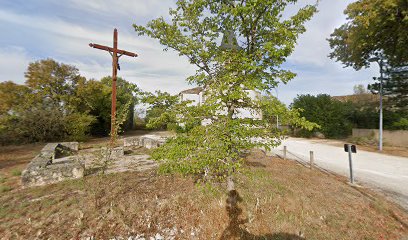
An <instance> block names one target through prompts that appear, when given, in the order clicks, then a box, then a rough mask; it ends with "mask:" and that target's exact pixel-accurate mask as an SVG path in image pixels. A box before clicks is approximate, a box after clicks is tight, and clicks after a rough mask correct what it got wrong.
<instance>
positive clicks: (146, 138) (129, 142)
mask: <svg viewBox="0 0 408 240" xmlns="http://www.w3.org/2000/svg"><path fill="white" fill-rule="evenodd" d="M165 142H166V138H164V137H161V136H157V135H151V134H149V135H143V136H139V137H129V138H125V139H124V146H125V147H135V146H140V147H145V148H147V149H152V148H157V147H160V146H161V145H163V144H164V143H165Z"/></svg>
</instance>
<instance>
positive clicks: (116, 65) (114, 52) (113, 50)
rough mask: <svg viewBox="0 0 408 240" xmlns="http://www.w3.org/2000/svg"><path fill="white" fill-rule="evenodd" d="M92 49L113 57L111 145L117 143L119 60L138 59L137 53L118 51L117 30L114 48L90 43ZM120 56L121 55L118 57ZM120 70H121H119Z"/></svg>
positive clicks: (114, 37) (114, 34) (114, 36)
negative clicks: (125, 58) (125, 57)
mask: <svg viewBox="0 0 408 240" xmlns="http://www.w3.org/2000/svg"><path fill="white" fill-rule="evenodd" d="M89 46H90V47H93V48H97V49H100V50H104V51H108V52H109V53H110V54H111V56H112V109H111V144H112V145H113V144H114V143H115V140H116V139H115V138H116V134H117V133H116V80H117V73H118V68H119V58H120V57H121V56H122V55H126V56H129V57H137V54H136V53H132V52H128V51H125V50H120V49H118V30H117V29H116V28H115V30H114V31H113V48H111V47H107V46H103V45H99V44H94V43H90V44H89ZM118 54H119V55H118ZM119 70H120V68H119Z"/></svg>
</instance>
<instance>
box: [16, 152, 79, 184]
mask: <svg viewBox="0 0 408 240" xmlns="http://www.w3.org/2000/svg"><path fill="white" fill-rule="evenodd" d="M84 172H85V165H84V163H83V162H81V161H79V160H78V159H77V157H75V156H71V157H66V158H61V159H58V160H57V161H55V162H53V163H52V164H49V165H47V166H45V167H27V169H25V170H24V171H23V173H22V179H21V180H22V183H23V185H24V186H41V185H46V184H51V183H56V182H60V181H63V180H67V179H76V178H82V177H83V176H84Z"/></svg>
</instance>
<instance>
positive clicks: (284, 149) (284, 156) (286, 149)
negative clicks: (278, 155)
mask: <svg viewBox="0 0 408 240" xmlns="http://www.w3.org/2000/svg"><path fill="white" fill-rule="evenodd" d="M287 151H288V148H287V147H286V146H283V159H284V160H286V152H287Z"/></svg>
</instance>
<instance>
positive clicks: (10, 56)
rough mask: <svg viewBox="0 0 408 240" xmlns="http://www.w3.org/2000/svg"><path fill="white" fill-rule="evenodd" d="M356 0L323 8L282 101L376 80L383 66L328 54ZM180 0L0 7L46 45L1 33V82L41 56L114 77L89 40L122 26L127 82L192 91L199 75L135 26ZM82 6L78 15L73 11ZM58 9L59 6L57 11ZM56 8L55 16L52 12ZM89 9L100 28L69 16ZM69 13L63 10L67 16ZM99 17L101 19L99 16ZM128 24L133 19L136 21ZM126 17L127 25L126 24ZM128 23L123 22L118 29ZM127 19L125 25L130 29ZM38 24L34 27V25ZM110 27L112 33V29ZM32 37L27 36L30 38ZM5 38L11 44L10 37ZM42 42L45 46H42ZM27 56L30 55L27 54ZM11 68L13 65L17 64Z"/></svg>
mask: <svg viewBox="0 0 408 240" xmlns="http://www.w3.org/2000/svg"><path fill="white" fill-rule="evenodd" d="M352 1H353V0H346V1H343V0H323V1H321V2H320V5H319V13H317V14H316V16H315V17H314V18H313V19H312V20H311V21H310V22H309V23H307V25H306V27H307V32H306V33H305V34H304V35H302V36H300V38H299V41H298V45H297V47H296V49H295V51H294V53H293V55H292V56H291V57H289V59H288V65H289V66H292V67H291V68H292V69H291V70H293V71H295V72H296V73H298V77H297V78H296V79H295V80H293V81H292V82H289V83H288V85H286V86H281V87H279V90H278V91H279V96H280V98H281V99H283V100H284V101H285V102H286V103H290V102H291V100H292V98H293V97H295V96H296V94H298V93H313V94H316V93H330V94H332V95H340V94H347V93H351V92H352V89H353V86H354V85H355V84H358V83H361V82H360V81H362V83H367V82H369V81H370V80H371V77H372V76H375V75H376V73H377V72H376V71H377V68H373V69H371V70H366V71H361V72H356V71H354V70H353V69H343V68H342V65H341V64H340V63H335V62H333V61H332V60H330V59H329V58H328V57H327V55H328V54H329V52H330V48H329V45H328V42H327V41H326V38H328V37H329V35H330V33H331V32H332V31H333V30H334V28H336V27H339V26H340V25H341V24H342V23H344V21H345V16H344V15H343V10H344V9H345V7H346V6H347V4H349V3H350V2H352ZM174 2H175V1H174V0H149V1H145V0H120V1H114V2H112V1H108V0H87V1H82V0H69V1H64V2H54V6H55V4H56V5H57V6H58V7H60V8H64V10H66V11H64V14H67V13H68V14H72V18H69V17H71V15H70V16H69V17H67V16H68V15H67V16H57V15H56V14H55V13H54V12H49V14H44V13H35V12H33V13H30V14H28V15H24V14H21V13H17V11H12V10H10V9H8V10H7V9H6V8H2V9H0V23H1V24H3V23H6V24H8V25H10V26H13V28H14V29H16V31H18V29H20V28H24V30H25V32H27V31H31V32H32V33H33V34H36V37H35V38H33V39H36V41H37V42H33V44H34V45H40V44H41V45H45V46H47V48H41V52H39V50H38V49H35V48H34V49H31V48H29V47H30V46H24V47H25V48H26V49H27V50H24V49H23V48H16V47H13V42H14V40H13V39H7V36H2V38H3V42H6V43H7V42H9V44H8V45H7V44H6V48H2V49H0V57H1V59H0V81H5V80H14V81H17V82H20V83H22V82H23V81H24V71H25V70H26V67H27V64H28V62H30V61H33V60H34V59H36V58H39V57H41V58H43V57H44V56H47V57H51V58H54V59H56V60H57V61H61V62H64V63H69V64H73V65H75V66H77V67H78V68H79V70H80V72H81V74H83V75H84V76H86V77H87V78H96V79H99V78H101V77H103V76H107V75H110V74H111V57H110V55H109V54H108V53H106V52H103V51H100V50H96V49H92V48H90V47H89V46H88V43H90V42H93V43H99V44H103V45H111V44H112V31H113V29H112V28H110V26H111V24H117V23H118V30H119V47H120V48H122V49H126V50H129V51H133V52H137V53H138V54H139V57H138V58H136V59H134V58H128V57H125V56H124V57H122V58H121V59H120V62H121V66H122V71H120V72H119V75H120V76H122V77H123V78H125V79H126V80H129V81H132V82H135V83H137V84H138V85H139V86H140V87H141V88H143V89H144V90H149V91H153V90H156V89H161V90H165V91H169V92H172V93H177V92H179V91H180V90H182V89H183V88H186V87H187V84H186V82H185V78H186V77H187V76H189V75H191V74H193V73H194V67H193V66H191V65H190V64H189V63H188V61H187V60H186V59H185V58H181V57H179V56H178V55H177V54H176V53H175V52H172V51H169V52H163V51H162V48H163V47H162V46H160V44H158V43H157V41H155V40H152V39H149V38H145V37H139V36H137V34H136V33H135V32H134V31H133V28H132V27H131V26H130V24H131V22H132V21H133V20H135V22H138V23H140V24H143V23H144V22H146V21H147V20H149V19H152V18H156V17H158V16H162V15H163V16H164V17H166V16H167V15H166V14H167V12H168V8H169V7H170V6H174ZM299 2H300V3H299V4H300V5H304V4H307V3H309V4H313V3H314V2H315V0H307V1H299ZM73 9H75V10H73ZM54 10H55V11H56V12H58V10H57V9H54ZM49 11H52V9H51V10H49ZM81 11H82V12H86V13H88V15H89V19H93V20H94V21H95V18H94V17H95V16H98V17H99V18H101V16H100V15H106V17H104V18H101V19H106V20H103V24H102V26H103V28H104V29H101V26H98V27H99V28H97V27H94V26H93V25H92V22H94V21H91V20H89V21H87V19H86V18H84V19H81V23H78V24H75V23H74V22H72V21H67V20H66V19H76V18H75V14H76V13H77V12H81ZM61 14H62V13H61ZM99 18H98V19H99ZM129 19H130V20H131V21H129ZM122 20H123V21H122ZM120 22H122V25H121V24H119V23H120ZM123 22H125V24H123ZM34 23H35V24H34ZM105 27H106V28H105ZM27 37H28V36H27ZM4 39H5V40H4ZM38 41H40V42H38ZM27 51H28V52H27ZM10 66H12V67H10Z"/></svg>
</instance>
